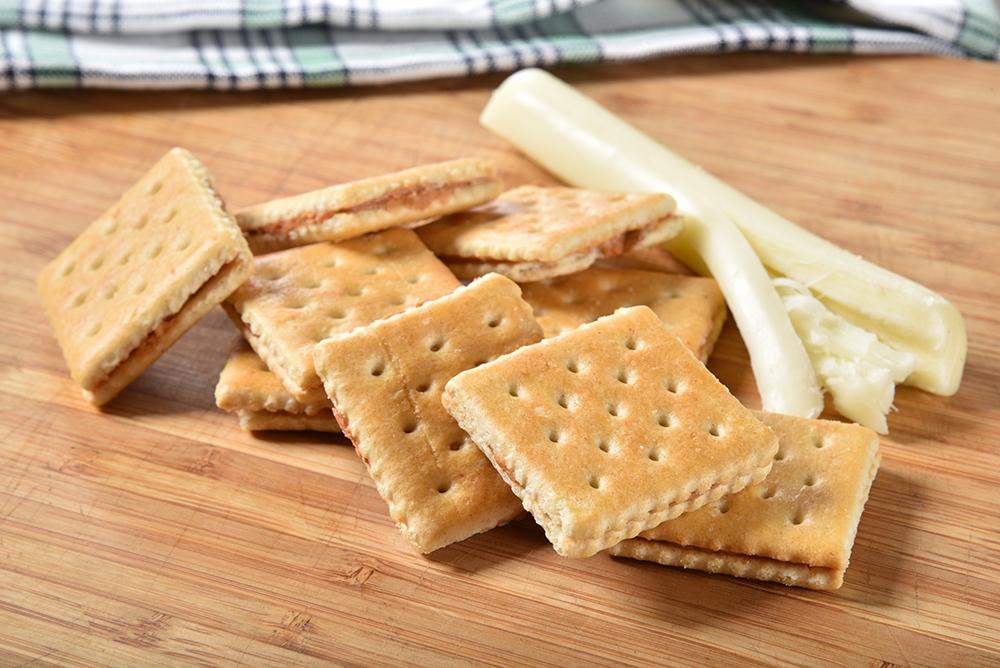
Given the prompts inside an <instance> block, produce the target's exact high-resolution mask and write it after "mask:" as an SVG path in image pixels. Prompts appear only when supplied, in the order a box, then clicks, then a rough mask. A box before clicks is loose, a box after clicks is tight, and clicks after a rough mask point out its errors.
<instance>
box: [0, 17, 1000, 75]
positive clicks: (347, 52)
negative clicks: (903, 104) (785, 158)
mask: <svg viewBox="0 0 1000 668" xmlns="http://www.w3.org/2000/svg"><path fill="white" fill-rule="evenodd" d="M741 50H769V51H800V52H810V53H863V54H875V53H932V54H942V55H949V56H959V57H976V58H985V59H994V60H996V59H1000V20H998V16H997V10H996V7H995V5H994V4H993V1H992V0H839V1H838V0H811V1H806V0H803V1H800V2H792V1H769V0H728V1H718V0H544V1H542V0H161V1H160V2H155V3H153V2H149V0H0V89H4V88H6V89H19V88H45V87H73V86H76V87H102V88H219V89H231V88H272V87H298V86H344V85H365V84H381V83H390V82H395V81H403V80H415V79H429V78H435V77H453V76H465V75H473V74H478V73H482V72H495V71H507V70H513V69H517V68H520V67H529V66H549V65H555V64H558V63H591V62H601V61H627V60H636V59H641V58H649V57H653V56H659V55H665V54H681V53H708V52H715V51H741Z"/></svg>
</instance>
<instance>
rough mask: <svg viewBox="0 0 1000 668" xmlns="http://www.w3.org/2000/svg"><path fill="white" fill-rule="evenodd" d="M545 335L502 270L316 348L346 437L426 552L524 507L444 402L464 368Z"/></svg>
mask: <svg viewBox="0 0 1000 668" xmlns="http://www.w3.org/2000/svg"><path fill="white" fill-rule="evenodd" d="M541 335H542V332H541V329H540V328H539V327H538V324H537V323H536V322H535V320H534V318H533V317H532V316H531V307H530V306H528V304H527V303H525V302H524V301H523V300H522V299H521V293H520V290H519V289H518V287H517V285H515V284H514V283H512V282H511V281H510V280H508V279H506V278H504V277H502V276H497V275H495V274H494V275H490V276H485V277H483V278H481V279H479V280H477V281H474V282H473V283H472V284H470V285H469V286H468V287H464V288H460V289H458V290H456V291H455V292H453V293H452V294H450V295H447V296H445V297H442V298H440V299H437V300H435V301H432V302H428V303H426V304H424V305H423V306H420V307H418V308H414V309H410V310H408V311H406V312H404V313H400V314H398V315H395V316H393V317H391V318H387V319H386V320H381V321H379V322H376V323H373V324H372V325H370V326H368V327H363V328H359V329H356V330H354V331H353V332H352V333H350V334H348V335H346V336H342V337H339V338H336V339H330V340H328V341H324V342H323V343H321V344H320V345H318V346H317V347H316V353H315V356H316V368H317V370H318V371H319V374H320V376H322V378H323V382H324V384H325V386H326V391H327V393H328V394H329V395H330V398H331V400H332V401H333V405H334V412H335V413H336V415H337V419H338V421H339V422H340V426H341V427H342V428H343V430H344V434H346V435H347V437H348V438H350V439H351V441H352V442H353V443H354V446H355V447H356V448H357V451H358V454H359V455H360V456H361V459H362V460H363V461H364V462H365V465H366V466H367V467H368V470H369V472H370V473H371V476H372V478H373V479H374V480H375V486H376V488H377V489H378V492H379V494H381V495H382V498H383V499H385V501H386V503H387V504H388V506H389V514H390V515H391V516H392V519H393V521H395V522H396V525H397V526H398V527H399V529H400V530H401V531H402V532H403V534H404V535H405V536H406V538H407V539H408V540H409V541H410V543H412V544H413V546H414V547H416V549H417V550H419V551H420V552H423V553H427V552H432V551H433V550H436V549H438V548H441V547H444V546H445V545H448V544H450V543H453V542H456V541H459V540H462V539H464V538H468V537H469V536H472V535H474V534H477V533H480V532H482V531H486V530H488V529H491V528H493V527H495V526H499V525H501V524H504V523H506V522H508V521H510V520H511V519H513V518H514V517H516V516H518V515H519V514H520V513H521V511H522V509H521V504H520V502H519V501H518V500H517V497H515V496H514V495H513V494H511V492H510V489H509V488H508V487H507V485H506V484H505V483H504V481H503V480H501V479H500V476H498V475H497V474H496V472H495V471H494V470H493V467H491V466H490V463H489V462H488V461H487V460H486V457H484V456H483V453H482V452H480V451H479V449H478V448H476V446H475V445H474V444H472V443H471V442H470V441H469V440H468V437H467V435H466V434H465V432H463V431H462V430H461V429H460V428H459V426H458V425H457V424H455V421H454V420H453V419H452V418H451V416H449V415H448V413H447V412H445V410H444V407H443V406H442V405H441V392H442V391H443V389H444V386H445V384H446V383H447V382H448V380H450V379H451V378H452V376H454V375H455V374H457V373H459V372H461V371H464V370H466V369H471V368H472V367H474V366H476V365H477V364H482V363H485V362H487V361H489V360H491V359H493V358H495V357H497V356H499V355H503V354H504V353H508V352H510V351H512V350H515V349H517V348H518V347H520V346H523V345H527V344H530V343H534V342H535V341H538V340H539V339H540V338H541Z"/></svg>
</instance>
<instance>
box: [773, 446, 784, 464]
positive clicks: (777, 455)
mask: <svg viewBox="0 0 1000 668" xmlns="http://www.w3.org/2000/svg"><path fill="white" fill-rule="evenodd" d="M785 456H786V455H785V451H784V450H782V449H781V448H778V451H777V452H776V453H774V461H776V462H783V461H785Z"/></svg>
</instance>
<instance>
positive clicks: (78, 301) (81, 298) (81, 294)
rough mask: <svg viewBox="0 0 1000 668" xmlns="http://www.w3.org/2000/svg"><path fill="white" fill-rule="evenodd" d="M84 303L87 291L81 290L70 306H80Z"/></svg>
mask: <svg viewBox="0 0 1000 668" xmlns="http://www.w3.org/2000/svg"><path fill="white" fill-rule="evenodd" d="M85 301H87V291H86V290H81V291H80V292H78V293H76V296H75V297H73V301H72V302H70V306H80V305H81V304H83V302H85Z"/></svg>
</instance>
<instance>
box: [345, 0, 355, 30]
mask: <svg viewBox="0 0 1000 668" xmlns="http://www.w3.org/2000/svg"><path fill="white" fill-rule="evenodd" d="M347 26H348V27H349V28H350V29H351V30H356V29H357V27H358V8H357V7H355V6H354V0H347Z"/></svg>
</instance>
